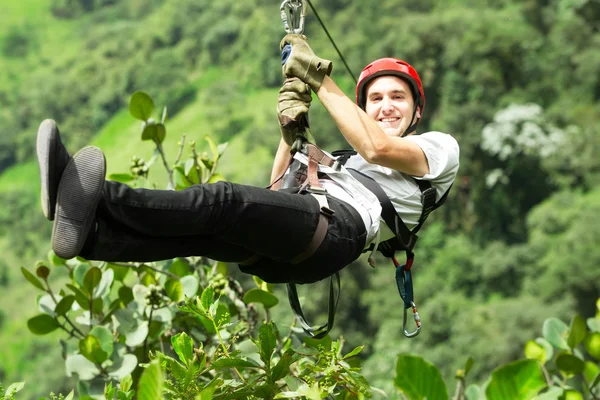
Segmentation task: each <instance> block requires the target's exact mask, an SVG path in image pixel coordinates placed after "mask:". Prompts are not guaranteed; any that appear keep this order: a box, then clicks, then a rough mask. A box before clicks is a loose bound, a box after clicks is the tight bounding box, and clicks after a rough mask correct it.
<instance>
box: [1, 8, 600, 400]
mask: <svg viewBox="0 0 600 400" xmlns="http://www.w3.org/2000/svg"><path fill="white" fill-rule="evenodd" d="M312 3H313V4H314V6H315V8H316V9H317V11H318V13H319V15H320V16H321V18H322V19H323V20H324V21H325V23H326V25H327V28H328V29H329V31H330V33H331V35H332V37H333V38H334V39H335V41H336V44H337V46H338V47H339V49H340V50H341V51H342V53H343V55H344V57H345V58H346V60H347V61H348V64H349V66H350V68H351V70H352V71H353V73H354V76H355V77H356V76H357V74H358V73H359V72H360V70H361V68H362V67H363V66H364V65H366V64H367V63H368V62H370V61H372V60H373V59H376V58H379V57H384V56H395V57H399V58H403V59H406V60H407V61H409V62H410V63H411V64H412V65H414V66H415V68H416V69H417V70H418V71H419V72H420V75H421V77H422V79H423V81H424V84H425V93H426V97H427V104H426V109H425V113H424V118H423V120H422V123H421V125H420V131H421V132H422V131H426V130H440V131H443V132H447V133H450V134H452V135H453V136H454V137H456V139H457V140H458V142H459V144H460V146H461V170H460V172H459V177H458V179H457V181H456V183H455V185H454V187H453V189H452V193H451V195H450V198H449V200H448V202H447V203H446V205H445V206H444V207H443V208H442V209H441V210H439V211H437V212H436V214H435V215H434V216H432V217H431V218H430V222H428V224H427V226H426V227H425V228H424V231H423V233H422V234H421V239H420V241H419V245H418V247H417V258H416V265H415V269H414V276H415V295H416V300H417V302H418V305H419V312H420V314H421V316H422V318H423V322H424V328H423V332H422V333H421V335H420V336H419V337H418V338H417V339H414V340H407V339H404V338H403V337H402V334H401V326H402V316H401V302H400V298H399V296H398V295H397V289H396V287H395V283H394V278H393V271H392V270H391V266H390V265H387V261H385V260H380V261H379V263H378V268H377V269H375V270H372V269H371V268H369V267H368V266H367V265H366V263H364V262H363V261H359V262H357V263H355V264H353V265H351V266H349V267H348V268H347V269H346V270H344V271H343V274H342V279H343V291H342V300H341V303H340V310H339V311H338V317H337V319H336V326H335V329H334V331H333V332H332V334H333V335H334V336H335V335H337V336H339V335H343V336H344V337H345V339H346V341H347V342H349V343H350V344H352V345H355V346H358V345H361V344H365V345H366V347H365V350H364V351H363V352H362V353H361V356H362V357H363V366H364V370H363V373H364V375H365V376H366V377H367V378H368V379H369V381H370V382H371V383H372V384H373V385H374V386H377V387H381V388H383V389H384V390H385V391H386V392H387V393H389V397H388V398H396V397H394V396H395V390H394V388H393V376H392V375H391V373H390V372H389V371H392V370H393V369H394V368H393V365H394V362H395V358H396V356H397V354H398V353H400V352H410V353H414V354H419V355H421V356H423V357H424V358H426V359H427V360H429V361H431V362H432V363H434V364H435V365H437V366H438V367H439V368H440V369H441V371H442V372H443V374H444V378H446V379H451V378H452V377H453V374H454V371H455V370H456V369H457V368H461V367H462V365H464V362H465V359H466V357H467V356H469V355H470V356H472V357H473V358H474V359H475V365H474V367H473V372H472V376H473V378H474V379H475V380H477V379H483V378H484V377H487V376H488V375H489V372H490V371H491V370H492V369H493V368H495V367H496V366H497V365H499V364H500V363H505V362H508V361H511V360H515V359H517V358H520V357H522V349H523V345H524V343H525V342H526V341H527V340H529V339H531V338H532V337H535V336H536V335H539V329H540V326H542V322H543V321H544V320H545V319H546V318H548V317H551V316H554V317H558V318H563V319H564V320H565V322H568V321H567V319H568V318H569V316H570V315H572V313H571V311H573V310H575V311H577V312H578V313H580V314H581V315H583V316H592V315H593V314H594V313H595V310H596V309H595V301H596V299H597V298H598V297H599V296H600V283H599V282H600V269H599V268H598V265H599V264H600V250H598V247H597V245H596V244H597V243H599V242H600V229H599V228H598V227H599V226H600V180H599V173H600V159H599V158H598V157H597V154H598V151H599V150H600V125H599V124H598V121H599V120H600V53H599V52H598V50H597V49H598V48H599V46H600V25H599V22H598V21H600V3H598V2H597V1H593V0H583V1H577V2H573V1H568V0H554V1H541V0H526V1H516V0H503V1H493V2H492V1H488V2H485V1H472V0H455V1H442V0H430V1H424V2H409V1H403V0H402V1H399V0H360V1H359V0H327V1H325V0H320V1H316V0H315V1H313V2H312ZM279 4H280V2H272V1H263V0H245V1H243V2H240V1H234V0H222V1H213V0H23V1H19V2H17V1H3V2H2V4H1V5H0V70H1V71H3V73H2V74H0V104H1V105H2V107H1V108H0V129H1V132H0V133H1V135H0V199H1V200H0V201H1V203H2V205H3V207H2V208H1V209H0V249H1V250H2V252H1V253H0V254H1V255H0V304H2V307H1V308H0V353H1V354H2V356H1V357H0V382H8V381H16V380H26V381H30V382H36V384H35V385H30V386H29V387H26V390H28V391H29V392H28V395H29V396H30V397H31V398H33V397H34V396H39V395H47V394H48V393H49V392H50V390H54V391H60V390H61V389H63V392H65V393H66V392H67V390H66V389H67V388H69V387H70V386H69V385H71V384H72V382H71V383H70V382H69V381H66V380H65V379H63V375H64V374H63V372H64V371H63V370H62V368H63V363H62V360H61V354H60V347H59V346H58V336H52V335H51V336H47V337H43V338H42V339H40V338H39V337H35V336H33V335H32V334H30V333H29V332H28V331H27V328H26V324H25V321H26V320H27V318H29V317H30V316H32V315H34V314H35V313H36V312H37V310H36V305H35V292H34V291H30V289H29V288H26V289H25V286H26V285H25V284H24V280H23V278H22V276H21V275H20V273H19V267H20V266H22V265H23V266H26V267H30V266H32V265H33V264H34V263H35V260H37V259H41V258H45V257H46V254H47V252H48V249H49V238H50V228H51V226H50V224H49V223H47V221H45V220H44V217H43V215H42V213H41V212H40V207H39V193H38V192H39V182H38V171H37V165H36V162H35V159H34V157H33V156H34V143H35V133H36V130H37V127H38V125H39V123H40V122H41V121H42V120H43V119H45V118H53V119H55V120H56V121H57V123H58V125H59V127H60V128H61V134H62V135H63V138H64V141H65V143H66V144H67V147H68V148H69V150H70V151H72V152H74V151H76V150H77V149H78V148H80V147H82V146H85V145H88V144H93V145H97V146H99V147H101V148H102V150H103V151H104V152H105V154H106V158H107V161H108V169H109V171H108V172H109V173H114V172H127V170H128V168H129V163H130V160H131V157H132V156H134V155H136V156H139V157H142V158H144V159H145V160H149V159H150V158H151V157H152V155H153V147H152V146H151V145H150V144H148V142H144V143H141V142H140V140H139V135H140V125H139V121H135V120H134V119H133V118H132V117H131V116H130V115H129V113H128V111H127V104H128V101H129V98H130V96H131V94H133V93H134V92H135V91H137V90H143V91H145V92H147V93H149V94H150V95H151V96H152V97H153V98H154V99H155V101H156V103H157V105H158V106H159V107H160V108H161V109H162V107H163V106H167V108H168V114H169V117H168V129H169V135H167V141H166V142H165V144H164V145H165V148H166V150H167V153H168V154H172V155H173V154H175V153H176V150H177V148H178V146H179V145H178V142H179V141H180V140H181V137H182V135H185V138H186V139H185V140H186V142H187V143H189V141H191V140H195V141H196V142H197V143H198V146H199V147H202V146H206V145H205V141H204V137H205V135H207V134H208V135H210V136H211V137H213V138H214V139H215V141H217V142H225V141H227V142H229V147H228V149H227V151H226V153H225V155H224V157H223V159H222V160H221V164H220V168H219V172H220V173H221V174H222V175H223V176H225V177H226V178H227V179H229V180H232V181H236V182H244V183H250V184H254V185H258V186H265V185H266V184H267V183H268V182H267V181H268V177H269V173H270V164H271V158H270V157H271V156H272V154H273V153H274V151H275V149H276V146H277V143H278V140H279V136H278V135H279V131H278V127H277V123H276V116H275V102H276V98H277V91H278V88H279V85H280V84H281V82H282V77H281V72H280V56H279V41H280V39H281V37H282V36H283V34H284V32H283V28H282V24H281V20H280V18H279ZM306 21H307V27H306V30H305V33H306V34H307V36H308V37H309V41H310V43H311V44H312V46H313V48H314V50H315V52H316V53H317V54H318V55H320V56H321V57H325V58H329V59H331V60H333V62H334V72H333V78H334V79H335V80H336V81H338V82H339V83H340V86H341V87H342V88H343V90H344V91H345V92H346V93H347V94H348V96H349V97H351V98H352V97H353V86H354V82H353V79H352V78H351V77H350V76H349V75H348V73H347V72H346V70H345V68H344V66H343V63H342V62H341V60H340V59H339V57H338V55H337V53H336V52H335V49H334V48H333V46H332V45H331V43H330V42H329V41H328V39H327V37H326V35H325V33H324V32H323V30H322V29H321V27H320V26H319V24H318V22H317V20H316V18H315V16H314V14H313V13H311V12H309V13H308V15H307V20H306ZM159 117H160V115H158V114H157V115H156V118H157V119H158V118H159ZM311 126H312V128H313V132H314V133H315V134H316V136H317V141H318V143H319V144H320V145H321V146H322V147H324V148H326V149H329V150H333V149H336V148H340V147H344V146H345V143H344V141H343V140H342V138H341V135H340V134H339V132H338V131H337V130H336V128H335V125H334V124H333V123H332V121H331V120H330V119H329V117H328V115H327V113H326V112H325V111H324V109H323V107H322V106H321V105H320V104H319V103H318V101H315V102H314V103H313V107H312V110H311ZM140 143H141V144H140ZM185 151H186V152H189V151H190V150H189V146H186V147H185ZM206 151H208V150H206ZM171 157H173V156H171ZM151 174H152V177H153V179H154V180H155V181H156V182H159V183H158V184H157V186H158V187H160V188H164V187H165V186H166V175H164V172H162V171H161V170H160V168H156V171H152V172H151ZM161 174H163V175H161ZM265 240H268V238H265ZM232 269H233V268H232ZM302 289H303V291H305V292H306V293H308V290H312V292H311V293H318V292H319V291H320V292H322V295H319V296H310V297H311V298H314V300H311V301H307V305H306V307H307V309H308V310H309V313H310V314H311V316H313V317H315V318H317V319H318V318H319V316H320V317H321V318H325V315H326V314H325V313H326V311H325V310H326V307H327V298H326V295H327V290H326V289H325V287H324V286H323V287H322V288H321V287H320V286H318V287H317V288H316V289H315V288H311V289H309V288H302ZM274 313H275V314H276V317H277V318H282V319H284V318H287V317H289V316H290V315H291V314H290V311H289V309H288V308H287V305H286V304H282V305H279V306H277V308H276V309H275V310H274ZM56 365H59V366H60V368H57V367H56ZM69 390H70V389H69Z"/></svg>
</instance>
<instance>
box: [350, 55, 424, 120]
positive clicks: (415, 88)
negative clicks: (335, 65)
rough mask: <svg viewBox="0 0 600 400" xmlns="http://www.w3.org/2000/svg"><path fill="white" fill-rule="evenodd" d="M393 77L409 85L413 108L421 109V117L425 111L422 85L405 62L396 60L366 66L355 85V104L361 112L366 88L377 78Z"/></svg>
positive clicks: (380, 60) (386, 59)
mask: <svg viewBox="0 0 600 400" xmlns="http://www.w3.org/2000/svg"><path fill="white" fill-rule="evenodd" d="M385 75H393V76H397V77H399V78H402V79H404V80H405V81H407V82H408V83H410V86H411V89H412V94H413V97H414V99H415V106H419V107H421V115H422V114H423V110H424V109H425V92H423V84H422V83H421V78H419V74H417V71H416V70H415V69H414V68H413V67H412V66H411V65H410V64H409V63H407V62H406V61H402V60H399V59H397V58H380V59H379V60H375V61H373V62H372V63H371V64H369V65H367V66H366V67H365V68H364V69H363V70H362V72H361V73H360V76H359V77H358V83H357V84H356V104H358V106H359V107H360V108H362V109H363V110H364V109H365V105H366V103H367V99H366V87H367V85H368V84H369V83H370V82H372V81H373V79H375V78H377V77H379V76H385Z"/></svg>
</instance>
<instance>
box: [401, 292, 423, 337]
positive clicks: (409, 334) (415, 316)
mask: <svg viewBox="0 0 600 400" xmlns="http://www.w3.org/2000/svg"><path fill="white" fill-rule="evenodd" d="M410 306H411V307H412V312H413V319H414V320H415V324H416V325H417V330H415V331H414V332H408V331H407V330H406V320H407V318H406V314H407V312H406V310H408V308H405V309H404V317H403V318H402V331H403V332H404V336H406V337H407V338H413V337H415V336H417V335H418V334H419V332H421V317H419V313H418V312H417V306H416V305H415V302H414V301H411V302H410Z"/></svg>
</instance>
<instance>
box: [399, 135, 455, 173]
mask: <svg viewBox="0 0 600 400" xmlns="http://www.w3.org/2000/svg"><path fill="white" fill-rule="evenodd" d="M405 139H406V140H410V141H411V142H414V143H416V144H417V145H418V146H419V147H420V148H421V150H423V153H424V154H425V157H426V158H427V163H428V164H429V173H428V174H426V175H424V176H421V177H415V178H416V179H424V180H428V181H431V182H432V183H438V184H444V183H447V184H450V183H452V182H453V181H454V178H455V177H456V174H457V172H458V167H459V156H460V150H459V147H458V143H457V142H456V139H454V138H453V137H452V136H450V135H448V134H447V133H442V132H435V131H434V132H426V133H423V134H420V135H411V136H407V137H406V138H405Z"/></svg>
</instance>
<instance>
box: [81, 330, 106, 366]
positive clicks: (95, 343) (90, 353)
mask: <svg viewBox="0 0 600 400" xmlns="http://www.w3.org/2000/svg"><path fill="white" fill-rule="evenodd" d="M79 352H80V353H81V355H82V356H84V357H85V358H87V359H88V360H90V361H91V362H93V363H96V364H102V363H103V362H104V361H106V359H107V358H108V356H109V354H107V353H106V352H105V351H103V350H102V347H100V341H99V340H98V338H97V337H95V336H92V335H87V336H86V337H84V338H83V339H81V340H80V341H79Z"/></svg>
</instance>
